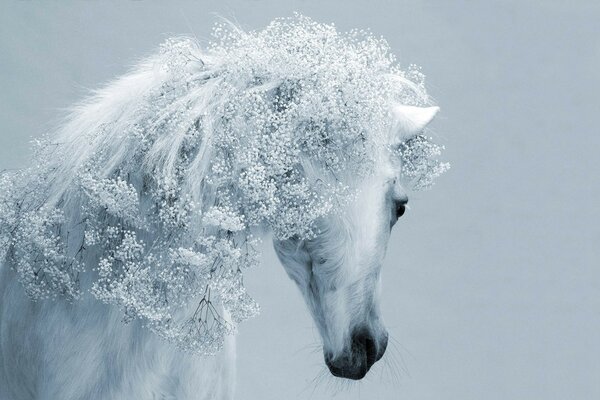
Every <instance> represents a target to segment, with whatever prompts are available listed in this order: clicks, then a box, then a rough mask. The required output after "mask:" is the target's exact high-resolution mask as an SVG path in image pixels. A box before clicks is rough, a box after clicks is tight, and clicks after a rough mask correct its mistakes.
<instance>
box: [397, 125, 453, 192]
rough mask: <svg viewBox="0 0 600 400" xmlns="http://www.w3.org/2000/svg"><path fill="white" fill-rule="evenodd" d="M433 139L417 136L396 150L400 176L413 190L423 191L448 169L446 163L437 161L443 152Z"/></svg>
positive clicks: (448, 166) (448, 165) (442, 148)
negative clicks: (400, 165) (400, 171)
mask: <svg viewBox="0 0 600 400" xmlns="http://www.w3.org/2000/svg"><path fill="white" fill-rule="evenodd" d="M432 140H433V138H427V137H426V136H424V135H417V136H415V137H412V138H410V139H408V140H406V141H404V142H402V143H400V146H399V147H398V149H397V152H398V155H399V158H400V162H401V164H402V176H403V178H404V180H405V181H406V182H407V186H409V187H411V188H412V189H413V190H423V189H427V188H430V187H431V185H433V180H434V179H435V178H437V177H438V176H440V175H441V174H443V173H444V172H446V171H447V170H448V169H449V168H450V164H449V163H447V162H441V161H439V160H438V159H437V157H439V156H440V155H441V154H442V150H444V147H443V146H439V145H437V144H435V143H434V142H433V141H432Z"/></svg>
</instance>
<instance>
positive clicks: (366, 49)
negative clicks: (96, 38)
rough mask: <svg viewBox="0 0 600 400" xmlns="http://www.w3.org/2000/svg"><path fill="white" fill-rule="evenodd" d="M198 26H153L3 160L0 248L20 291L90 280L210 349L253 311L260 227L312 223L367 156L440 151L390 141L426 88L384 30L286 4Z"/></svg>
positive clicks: (282, 229) (351, 185)
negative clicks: (44, 131) (67, 108)
mask: <svg viewBox="0 0 600 400" xmlns="http://www.w3.org/2000/svg"><path fill="white" fill-rule="evenodd" d="M214 37H215V40H214V42H213V43H211V44H210V45H209V46H207V47H206V48H205V49H202V48H201V47H200V45H199V44H198V43H197V42H196V41H195V40H192V39H189V38H175V39H170V40H168V41H167V42H166V43H164V44H163V45H162V46H161V47H160V50H159V51H158V52H157V53H156V54H155V55H153V56H151V57H149V58H148V59H146V60H144V61H142V62H141V63H139V64H138V65H137V66H136V67H135V68H133V70H132V72H130V73H129V74H127V75H125V76H123V77H121V78H119V79H118V80H116V81H114V82H112V83H110V84H109V85H107V86H106V87H105V88H103V89H101V90H98V91H97V92H95V93H94V94H93V95H92V96H91V97H89V98H88V99H87V100H85V101H84V102H82V103H81V104H80V105H78V106H77V107H76V108H75V109H74V110H73V112H72V114H71V115H70V117H69V118H68V120H67V121H66V123H65V124H63V126H62V127H61V128H60V129H59V130H58V132H57V133H56V134H55V135H52V136H49V137H48V138H46V139H44V140H42V141H40V142H39V144H38V146H37V152H36V155H35V159H34V160H35V162H34V165H33V166H32V167H30V168H28V169H26V170H23V171H18V172H16V173H11V174H8V173H5V174H3V175H2V177H1V179H2V180H1V182H0V185H1V186H0V188H1V190H2V194H1V195H0V257H2V258H4V259H5V263H6V264H7V265H10V266H11V267H12V268H14V269H15V270H16V271H17V273H18V276H19V279H20V281H21V282H22V283H23V285H24V287H25V290H26V291H27V293H28V294H29V295H30V296H31V297H32V298H33V299H43V298H55V297H64V298H66V299H67V300H69V301H74V300H76V299H77V298H78V297H80V296H82V295H85V294H86V293H91V294H92V295H93V296H95V297H97V298H98V299H99V300H101V301H104V302H107V303H111V304H115V305H117V306H119V307H121V308H122V309H123V311H124V316H125V319H129V318H140V319H141V320H143V321H144V322H145V324H146V325H147V326H148V327H149V328H150V329H152V330H154V331H155V332H156V333H158V334H159V335H161V336H162V337H164V338H165V339H167V340H169V341H172V342H173V343H176V344H177V345H179V346H180V347H181V348H184V349H187V350H191V351H195V352H200V353H213V352H214V351H216V350H218V349H219V347H220V346H221V343H222V340H223V335H225V334H229V333H231V332H232V331H233V330H234V329H235V324H237V323H239V322H240V321H243V320H244V319H246V318H249V317H251V316H253V315H255V314H256V313H257V312H258V305H257V304H256V303H255V302H254V301H253V300H252V299H251V298H250V297H249V296H248V294H247V293H246V291H245V289H244V286H243V282H242V270H243V269H244V268H247V267H248V266H251V265H253V264H255V263H256V262H257V259H258V255H257V254H256V250H255V249H256V244H257V240H258V237H259V234H260V233H261V232H263V231H265V230H270V231H272V232H273V234H274V235H275V236H276V237H278V238H288V237H291V236H299V237H310V236H312V235H315V234H318V232H316V231H315V221H317V220H318V219H319V218H321V217H323V216H325V215H327V214H329V213H332V212H335V210H336V208H338V207H339V206H340V205H342V204H343V203H344V202H347V201H349V199H351V198H352V194H353V191H354V190H355V187H356V183H357V182H358V181H359V180H360V179H363V177H365V176H368V175H369V171H370V170H371V169H372V167H373V165H376V164H377V163H378V162H380V159H381V158H384V157H396V158H397V159H398V160H399V162H403V163H404V168H405V171H406V173H405V177H406V179H407V180H408V181H410V182H412V183H413V186H416V187H421V186H428V185H429V184H430V183H431V180H432V178H434V177H436V176H437V175H439V174H440V173H442V172H443V171H444V170H445V169H446V168H447V165H446V164H443V163H439V162H438V161H437V160H436V159H435V158H436V156H437V154H439V151H440V148H439V147H437V146H436V145H434V144H433V143H431V142H430V141H429V140H427V139H426V138H424V137H420V136H419V137H417V138H411V139H410V140H407V141H404V142H402V143H400V144H398V143H395V144H396V146H395V147H394V141H393V140H392V137H393V136H394V130H395V116H394V109H395V106H396V105H399V104H402V105H414V106H422V105H427V104H429V103H430V100H429V98H428V96H427V94H426V92H425V89H424V82H423V78H424V77H423V75H422V74H421V73H420V71H419V70H418V68H416V67H410V68H409V69H408V70H407V71H403V70H401V69H400V68H399V67H398V65H397V64H396V61H395V60H394V58H393V56H392V55H391V54H390V53H389V48H388V45H387V44H386V43H385V41H383V40H382V39H377V38H374V37H373V36H372V35H370V34H369V33H366V32H356V31H353V32H350V33H345V34H343V33H339V32H338V31H337V30H336V29H335V27H334V26H333V25H325V24H319V23H316V22H314V21H312V20H310V19H309V18H306V17H303V16H299V15H296V16H295V17H293V18H288V19H279V20H275V21H274V22H273V23H271V24H270V25H269V26H268V27H267V28H265V29H264V30H262V31H258V32H242V31H241V30H239V29H238V28H236V27H234V26H232V25H230V24H227V23H224V24H218V25H216V27H215V30H214ZM222 309H225V310H227V311H228V313H229V314H230V315H231V319H225V318H223V317H222V315H221V313H220V311H221V310H222Z"/></svg>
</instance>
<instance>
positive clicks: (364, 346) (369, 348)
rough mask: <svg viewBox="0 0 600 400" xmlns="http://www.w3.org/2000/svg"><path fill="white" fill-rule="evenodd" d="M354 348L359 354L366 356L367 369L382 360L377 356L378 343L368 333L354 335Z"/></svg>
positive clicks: (361, 332) (363, 331)
mask: <svg viewBox="0 0 600 400" xmlns="http://www.w3.org/2000/svg"><path fill="white" fill-rule="evenodd" d="M352 347H353V348H354V351H355V352H356V353H357V354H361V353H362V354H364V356H363V357H365V361H366V365H367V369H368V368H371V366H372V365H373V364H375V362H376V361H377V360H378V359H379V358H381V357H378V354H377V343H376V342H375V338H374V337H373V335H371V334H370V333H369V332H368V331H365V330H361V331H359V332H357V333H355V334H353V335H352Z"/></svg>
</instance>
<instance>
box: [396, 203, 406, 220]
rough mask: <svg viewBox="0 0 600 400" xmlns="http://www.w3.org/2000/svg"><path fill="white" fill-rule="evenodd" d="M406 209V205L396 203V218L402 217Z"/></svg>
mask: <svg viewBox="0 0 600 400" xmlns="http://www.w3.org/2000/svg"><path fill="white" fill-rule="evenodd" d="M405 211H406V205H404V204H397V205H396V218H400V217H401V216H403V215H404V212H405Z"/></svg>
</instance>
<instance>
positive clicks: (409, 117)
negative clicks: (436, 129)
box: [393, 105, 440, 140]
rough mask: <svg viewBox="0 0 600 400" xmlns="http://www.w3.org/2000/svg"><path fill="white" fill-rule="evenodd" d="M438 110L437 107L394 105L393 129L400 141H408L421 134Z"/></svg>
mask: <svg viewBox="0 0 600 400" xmlns="http://www.w3.org/2000/svg"><path fill="white" fill-rule="evenodd" d="M439 110H440V108H439V107H415V106H405V105H396V106H395V107H394V110H393V115H394V122H395V123H394V128H395V131H396V132H397V133H396V134H398V135H401V139H403V140H404V139H408V138H410V137H413V136H416V135H418V134H419V133H421V132H423V129H425V127H426V126H427V125H428V124H429V123H430V122H431V121H432V120H433V118H434V117H435V115H436V114H437V113H438V111H439Z"/></svg>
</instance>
